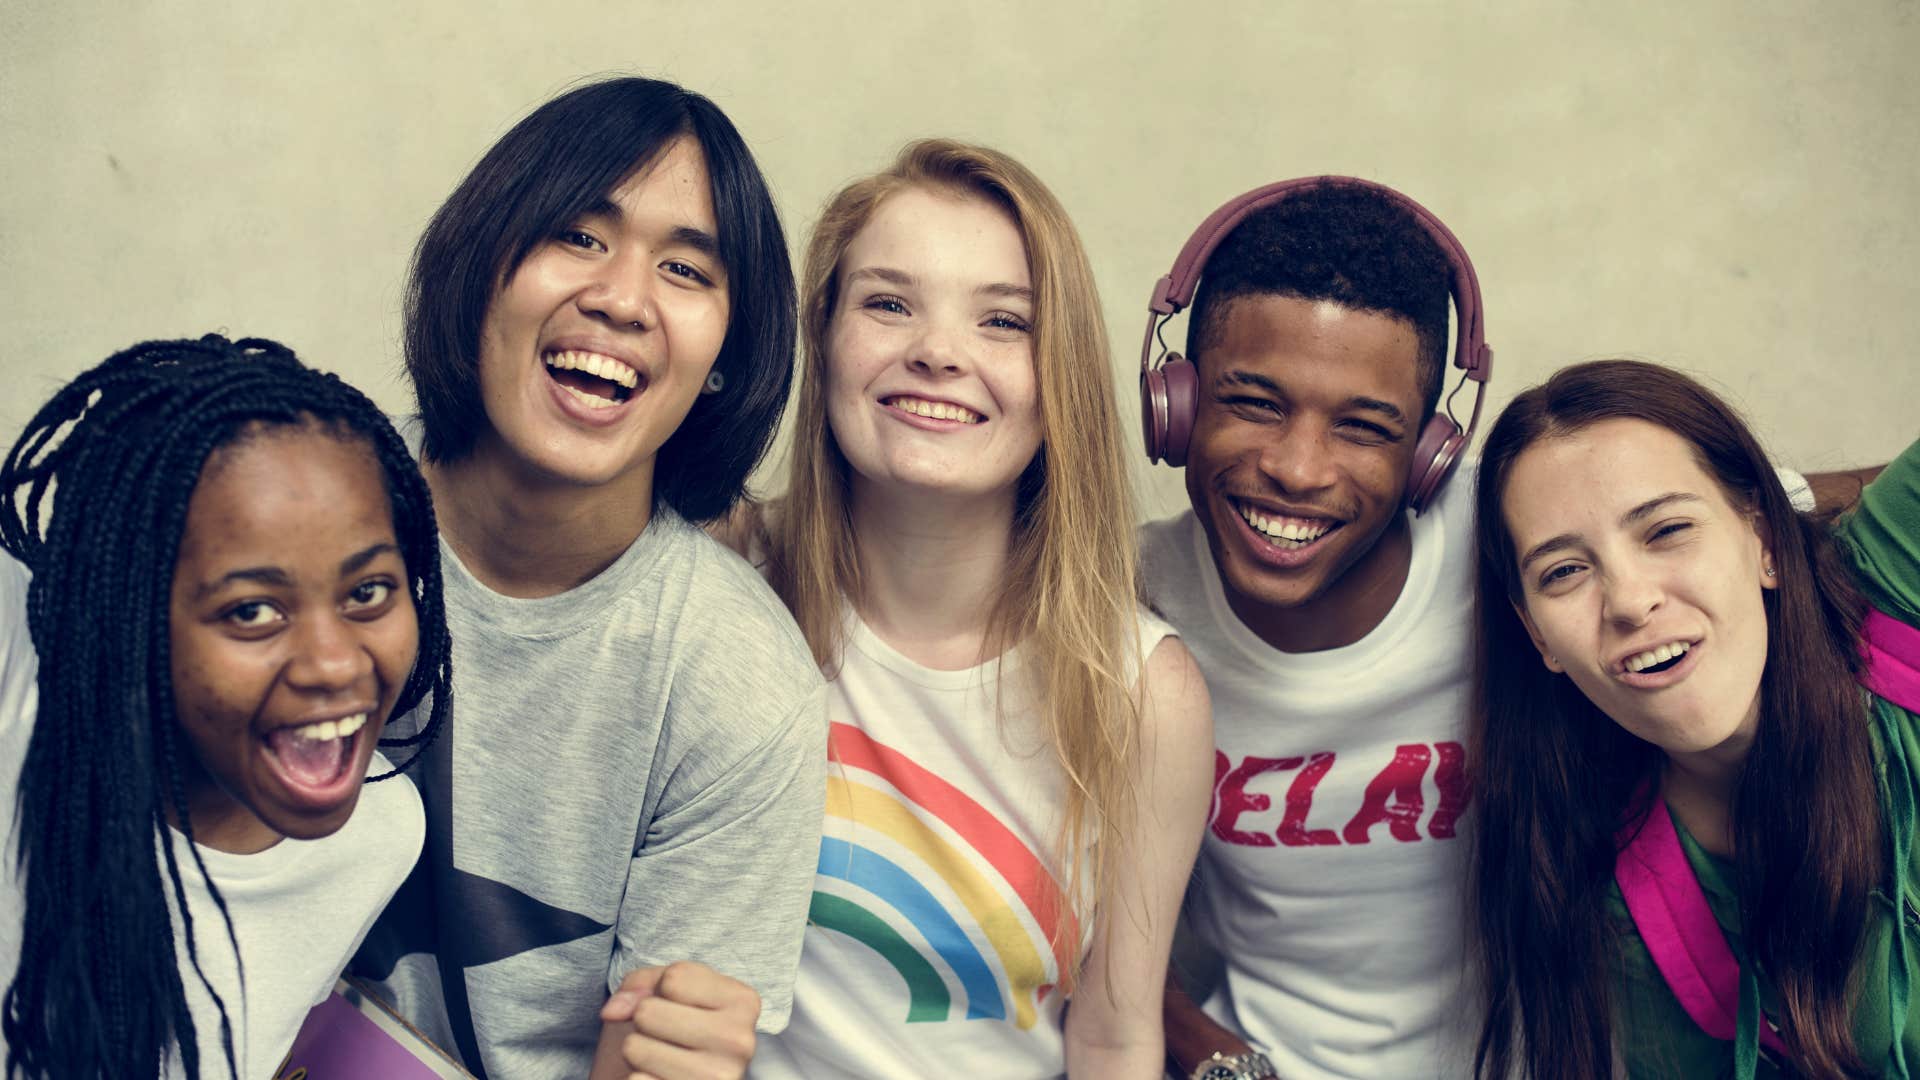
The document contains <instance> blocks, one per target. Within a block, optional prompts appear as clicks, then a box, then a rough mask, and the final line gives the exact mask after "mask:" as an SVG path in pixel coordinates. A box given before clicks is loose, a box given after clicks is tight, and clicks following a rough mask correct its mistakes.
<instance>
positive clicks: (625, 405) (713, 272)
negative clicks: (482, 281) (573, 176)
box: [480, 136, 730, 505]
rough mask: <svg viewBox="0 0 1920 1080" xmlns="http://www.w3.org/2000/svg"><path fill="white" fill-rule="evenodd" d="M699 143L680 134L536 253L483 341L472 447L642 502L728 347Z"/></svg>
mask: <svg viewBox="0 0 1920 1080" xmlns="http://www.w3.org/2000/svg"><path fill="white" fill-rule="evenodd" d="M718 235H719V231H718V225H717V224H716V222H715V218H714V212H713V196H712V188H711V182H710V180H709V178H708V174H707V164H706V158H705V156H704V155H703V154H702V153H701V151H700V144H699V143H697V142H695V141H694V140H693V139H691V138H688V137H685V136H682V137H681V138H679V139H676V140H675V141H674V142H672V143H670V144H669V145H668V146H667V148H666V149H665V150H664V151H663V152H662V153H661V154H660V156H659V157H658V158H656V159H655V160H654V161H652V162H651V163H649V164H647V165H645V166H642V167H641V168H640V169H639V170H638V171H636V172H635V173H634V174H633V175H632V176H630V177H628V178H627V179H626V180H625V181H623V182H621V184H620V186H619V187H617V188H615V189H614V191H613V193H612V194H611V195H610V196H609V197H608V199H607V201H606V202H605V204H604V205H602V206H601V207H600V208H598V209H597V210H595V211H593V212H590V213H588V214H587V215H586V216H585V217H582V218H581V219H580V220H578V221H575V222H570V223H568V225H567V226H566V227H565V228H564V229H562V230H561V231H560V232H558V233H556V234H555V235H554V236H553V237H551V238H550V239H548V240H547V241H545V242H544V243H542V244H540V245H539V246H537V247H536V248H535V249H534V250H533V252H532V253H531V254H529V255H528V256H527V258H526V260H525V261H523V262H522V263H521V264H520V266H519V267H518V268H517V269H515V270H514V272H513V274H512V276H510V277H509V278H508V279H507V280H506V281H505V282H503V283H502V285H501V286H500V289H499V290H498V291H497V292H496V293H495V294H494V297H493V302H492V304H491V305H490V306H489V307H488V309H487V317H486V321H485V323H484V325H483V327H482V330H481V337H480V395H481V399H482V401H483V402H484V404H485V406H486V411H487V419H488V420H489V421H490V422H491V424H492V427H493V430H492V432H490V433H489V434H488V435H487V436H484V437H483V438H482V439H481V443H480V450H481V453H483V454H488V455H492V456H494V457H495V458H497V459H498V460H500V461H501V462H504V463H505V464H507V465H508V466H509V467H510V468H511V469H512V470H513V471H514V472H517V473H519V474H521V475H523V476H527V477H530V478H532V479H533V480H534V482H537V483H557V484H574V485H602V484H620V485H623V486H625V487H626V488H628V489H630V490H631V493H632V494H633V495H634V496H635V497H636V499H637V500H638V503H637V504H638V505H646V499H645V498H639V497H640V496H648V497H650V496H651V493H652V483H653V462H654V455H655V454H657V453H658V452H659V450H660V447H661V446H662V445H663V444H664V443H665V442H666V441H667V438H668V437H669V436H671V435H672V434H673V432H674V430H675V429H677V428H678V427H679V426H680V422H681V421H682V420H684V419H686V416H687V412H688V410H690V409H691V408H692V407H693V402H694V399H695V398H696V396H697V395H698V394H699V392H700V388H701V387H702V385H704V383H705V381H706V378H707V373H708V372H709V371H710V370H712V368H713V363H714V360H715V358H716V357H718V356H719V353H720V346H721V343H722V342H723V341H724V340H725V338H726V333H727V320H728V317H729V314H730V305H729V302H728V292H727V268H726V267H725V266H724V265H722V263H721V262H720V258H719V248H718V245H717V241H716V238H717V237H718Z"/></svg>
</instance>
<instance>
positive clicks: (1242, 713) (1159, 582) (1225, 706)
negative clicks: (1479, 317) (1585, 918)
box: [1141, 469, 1479, 1080]
mask: <svg viewBox="0 0 1920 1080" xmlns="http://www.w3.org/2000/svg"><path fill="white" fill-rule="evenodd" d="M1412 541H1413V542H1412V556H1411V558H1412V564H1411V566H1410V567H1409V569H1408V572H1407V581H1406V585H1405V587H1404V588H1402V589H1401V592H1400V597H1399V599H1398V600H1397V601H1395V603H1394V605H1393V608H1392V610H1391V611H1389V612H1388V613H1387V616H1386V617H1385V618H1384V619H1383V620H1381V622H1380V625H1379V626H1377V627H1375V628H1374V629H1373V630H1372V631H1371V632H1370V633H1368V634H1367V636H1366V637H1364V638H1362V639H1361V640H1359V641H1357V642H1355V643H1354V644H1352V645H1348V646H1345V647H1343V648H1338V649H1328V650H1325V651H1322V652H1313V653H1283V652H1281V651H1279V650H1277V649H1275V648H1273V647H1272V646H1270V645H1268V644H1266V643H1265V642H1263V641H1261V640H1260V639H1259V638H1258V637H1257V636H1255V635H1254V633H1253V632H1252V631H1251V630H1249V629H1247V627H1246V625H1245V624H1244V623H1242V622H1241V621H1240V620H1239V618H1238V617H1237V616H1235V615H1234V614H1233V612H1232V611H1231V610H1230V609H1229V608H1228V607H1227V601H1226V596H1225V593H1224V592H1223V591H1222V588H1221V581H1220V574H1219V571H1218V569H1216V567H1215V565H1214V562H1213V558H1212V555H1211V553H1210V552H1209V550H1208V547H1207V538H1206V534H1205V533H1204V532H1203V531H1202V530H1201V528H1200V524H1199V522H1198V521H1197V520H1196V519H1195V517H1194V515H1193V514H1192V512H1191V511H1189V512H1187V513H1184V514H1181V515H1179V516H1178V517H1175V518H1172V519H1170V520H1166V521H1160V522H1154V523H1152V524H1150V525H1147V526H1145V527H1144V528H1143V529H1142V531H1141V548H1142V557H1143V560H1144V569H1145V572H1146V582H1147V593H1148V601H1149V603H1150V604H1152V606H1153V607H1154V608H1155V609H1156V610H1157V611H1159V612H1160V613H1161V614H1162V615H1163V616H1165V618H1166V619H1167V621H1168V622H1170V623H1172V624H1173V627H1174V630H1175V632H1176V633H1178V634H1179V635H1180V637H1181V638H1182V639H1183V640H1184V641H1185V642H1186V645H1187V648H1188V649H1190V650H1192V652H1193V656H1194V659H1195V660H1196V661H1197V662H1198V663H1199V665H1200V670H1201V672H1202V674H1204V675H1205V676H1206V680H1207V688H1208V690H1209V691H1210V692H1211V694H1212V696H1213V723H1214V739H1215V746H1216V750H1215V753H1214V777H1215V783H1214V797H1213V807H1212V810H1211V812H1210V813H1209V815H1208V819H1209V822H1210V824H1209V828H1208V831H1207V835H1206V838H1205V841H1204V843H1203V844H1202V847H1201V851H1200V859H1199V863H1198V865H1197V866H1196V868H1195V871H1196V880H1195V883H1194V887H1193V889H1192V890H1191V891H1190V893H1189V896H1188V904H1187V915H1188V917H1189V919H1190V920H1191V922H1192V924H1193V927H1194V929H1195V931H1196V932H1197V933H1198V934H1199V936H1200V937H1201V938H1202V939H1203V940H1204V941H1205V942H1206V943H1207V944H1208V945H1210V946H1212V947H1213V948H1215V949H1217V950H1218V951H1219V952H1220V953H1221V954H1222V957H1223V959H1224V960H1225V963H1226V968H1225V972H1224V976H1223V980H1222V983H1221V985H1220V987H1219V989H1218V990H1217V991H1216V992H1215V993H1214V994H1213V996H1212V998H1211V999H1210V1000H1209V1001H1208V1002H1207V1004H1206V1008H1207V1011H1208V1013H1209V1014H1211V1015H1212V1016H1213V1017H1214V1018H1215V1019H1217V1020H1219V1021H1221V1022H1222V1023H1223V1024H1225V1025H1226V1026H1228V1027H1230V1028H1233V1029H1234V1030H1236V1031H1238V1032H1240V1033H1241V1034H1242V1035H1243V1036H1244V1037H1245V1038H1246V1039H1247V1040H1248V1041H1249V1042H1251V1043H1253V1044H1255V1045H1256V1046H1258V1047H1259V1048H1261V1049H1262V1050H1264V1051H1265V1052H1266V1053H1267V1055H1268V1056H1269V1057H1270V1058H1272V1059H1273V1063H1274V1066H1275V1068H1276V1069H1277V1070H1278V1072H1279V1074H1280V1075H1281V1076H1285V1077H1288V1078H1289V1080H1300V1078H1310V1077H1366V1078H1368V1080H1374V1078H1393V1077H1433V1076H1442V1075H1465V1074H1466V1073H1467V1072H1468V1071H1469V1066H1470V1064H1471V1060H1472V1059H1471V1051H1472V1045H1473V1040H1474V1039H1475V1037H1477V1035H1478V1033H1479V1014H1478V1006H1477V1001H1478V998H1477V997H1476V995H1475V994H1474V993H1473V992H1472V987H1471V986H1470V985H1469V984H1468V982H1467V980H1466V975H1465V957H1466V952H1465V944H1464V933H1465V929H1466V927H1465V924H1464V922H1463V916H1462V909H1461V901H1462V894H1463V889H1464V882H1465V879H1464V875H1465V871H1466V865H1467V864H1466V857H1467V850H1466V847H1467V845H1466V844H1465V843H1463V842H1462V839H1461V833H1460V824H1461V822H1460V818H1461V814H1462V812H1463V811H1464V810H1466V808H1467V802H1468V795H1467V787H1466V783H1465V779H1464V772H1463V768H1462V766H1463V764H1464V758H1465V753H1464V749H1463V746H1462V731H1463V727H1464V724H1465V720H1466V715H1467V704H1468V692H1469V689H1470V687H1469V677H1468V663H1469V657H1470V652H1471V640H1470V637H1471V625H1472V600H1473V573H1474V555H1473V485H1472V480H1471V476H1470V475H1469V474H1467V472H1466V470H1464V469H1463V470H1462V474H1461V475H1459V476H1456V477H1455V478H1454V479H1453V482H1452V483H1451V484H1450V485H1449V487H1448V488H1447V489H1446V490H1445V491H1444V492H1443V493H1442V495H1441V496H1440V498H1439V499H1438V501H1437V502H1436V503H1435V505H1434V506H1433V508H1432V509H1430V510H1429V511H1428V512H1427V513H1426V514H1424V515H1422V516H1420V517H1416V518H1413V519H1412Z"/></svg>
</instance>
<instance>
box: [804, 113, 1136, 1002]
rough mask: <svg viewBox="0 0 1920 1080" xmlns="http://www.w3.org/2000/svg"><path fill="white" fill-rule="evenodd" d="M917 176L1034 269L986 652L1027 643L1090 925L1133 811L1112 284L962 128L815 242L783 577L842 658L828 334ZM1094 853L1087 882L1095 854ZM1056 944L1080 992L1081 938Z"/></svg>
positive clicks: (1075, 888) (827, 218)
mask: <svg viewBox="0 0 1920 1080" xmlns="http://www.w3.org/2000/svg"><path fill="white" fill-rule="evenodd" d="M907 188H921V189H930V190H934V191H941V192H947V193H953V194H959V195H965V196H972V197H977V198H983V199H986V200H987V201H988V202H990V203H992V204H994V205H995V206H998V207H1001V208H1002V209H1004V210H1006V211H1007V212H1008V213H1009V214H1010V215H1012V217H1013V220H1014V223H1015V225H1016V226H1017V227H1018V228H1019V230H1020V235H1021V238H1022V239H1023V240H1024V241H1025V244H1026V250H1027V263H1028V272H1029V275H1030V276H1031V278H1032V281H1033V293H1034V318H1033V334H1034V339H1033V359H1034V367H1035V372H1036V376H1037V381H1038V384H1039V398H1040V415H1041V420H1042V423H1043V425H1044V427H1043V431H1044V432H1045V436H1044V441H1043V442H1042V444H1041V449H1040V452H1039V454H1038V455H1036V457H1035V459H1034V462H1033V464H1032V465H1030V466H1029V467H1028V469H1027V470H1026V472H1025V473H1024V474H1023V475H1022V477H1021V479H1020V484H1019V491H1018V495H1017V497H1016V498H1017V502H1016V506H1015V512H1014V525H1013V532H1014V535H1013V543H1012V547H1011V551H1010V554H1009V559H1008V563H1009V565H1008V571H1007V580H1006V588H1005V590H1004V591H1003V592H1002V594H1001V596H1000V599H999V601H998V603H997V604H996V605H995V607H994V609H993V611H992V613H991V615H990V618H989V621H988V631H987V639H986V646H987V650H986V654H987V655H999V654H1000V653H1001V652H1004V651H1005V650H1006V649H1007V648H1009V647H1011V646H1013V645H1014V644H1016V643H1018V644H1019V645H1021V646H1022V648H1023V649H1024V650H1025V653H1024V659H1023V667H1022V671H1023V672H1025V673H1026V677H1027V678H1029V679H1031V680H1032V681H1031V683H1030V689H1031V691H1032V693H1033V695H1034V701H1035V702H1036V703H1037V705H1038V708H1039V711H1040V713H1041V715H1042V716H1043V717H1044V718H1045V719H1044V724H1045V727H1046V729H1047V733H1048V734H1049V735H1050V736H1051V741H1052V743H1053V748H1054V754H1055V756H1056V758H1057V759H1058V762H1059V765H1060V770H1061V773H1062V775H1063V776H1064V778H1065V780H1066V807H1065V812H1064V814H1063V815H1062V817H1061V822H1060V828H1059V834H1058V838H1057V842H1056V845H1055V854H1056V856H1057V858H1058V865H1059V867H1060V868H1061V869H1062V870H1063V871H1064V879H1062V880H1063V881H1064V885H1063V886H1062V894H1063V895H1062V896H1060V897H1059V898H1058V899H1059V900H1060V901H1061V902H1062V903H1063V904H1064V905H1065V906H1066V908H1067V909H1068V911H1069V912H1070V913H1071V914H1072V915H1074V916H1075V918H1074V919H1072V920H1061V921H1060V923H1059V925H1060V926H1061V928H1062V929H1061V930H1060V931H1059V933H1066V932H1067V931H1066V927H1067V926H1068V924H1069V922H1073V923H1082V922H1084V919H1085V916H1087V915H1088V914H1090V912H1089V911H1088V910H1085V907H1086V905H1085V904H1084V903H1083V902H1082V898H1083V897H1085V896H1086V895H1087V893H1086V892H1083V890H1086V889H1087V888H1088V886H1091V896H1092V897H1093V898H1094V899H1095V903H1096V904H1097V903H1098V902H1100V901H1101V900H1103V899H1105V898H1108V897H1111V896H1112V895H1113V894H1114V890H1115V888H1116V887H1117V882H1116V880H1115V877H1116V872H1115V870H1114V865H1115V864H1114V863H1113V862H1112V861H1111V859H1110V857H1109V856H1110V854H1111V853H1112V852H1114V851H1116V850H1117V849H1118V847H1119V845H1120V844H1121V842H1122V838H1121V836H1120V832H1119V830H1120V827H1121V824H1122V823H1124V822H1126V821H1128V820H1129V819H1130V817H1131V814H1132V811H1133V808H1134V800H1135V798H1136V794H1135V792H1134V789H1133V782H1132V778H1133V771H1134V768H1135V762H1136V759H1137V757H1138V755H1139V743H1140V738H1139V730H1138V729H1139V722H1140V720H1139V708H1138V706H1137V703H1136V702H1135V700H1134V694H1133V687H1132V685H1131V683H1132V680H1133V679H1136V678H1138V677H1139V674H1140V672H1141V670H1142V664H1143V658H1142V657H1140V656H1139V655H1138V654H1139V646H1138V632H1137V623H1136V614H1135V613H1136V608H1135V603H1136V598H1137V596H1138V595H1139V578H1138V575H1139V561H1138V558H1137V554H1136V548H1135V542H1134V535H1133V497H1132V491H1131V488H1130V486H1129V483H1128V478H1127V471H1126V465H1125V459H1124V458H1123V457H1122V456H1121V455H1122V450H1121V431H1120V418H1119V412H1118V409H1117V407H1116V406H1115V402H1114V391H1113V371H1112V368H1111V366H1110V364H1109V360H1108V352H1107V335H1106V328H1105V325H1104V323H1103V321H1102V317H1101V311H1100V297H1099V293H1098V291H1097V290H1096V288H1095V287H1094V282H1093V271H1092V269H1091V267H1089V265H1088V263H1087V256H1086V252H1085V251H1084V250H1083V249H1082V248H1081V246H1080V238H1079V235H1078V234H1077V233H1075V231H1074V228H1073V224H1072V222H1071V221H1069V220H1068V219H1067V215H1066V211H1065V210H1064V209H1062V208H1061V206H1060V203H1059V201H1058V200H1056V199H1055V198H1054V197H1053V193H1052V192H1050V191H1048V190H1047V188H1046V186H1045V185H1044V184H1042V183H1041V182H1040V181H1039V179H1038V178H1037V177H1035V176H1034V175H1033V174H1032V173H1031V172H1029V171H1027V169H1026V167H1025V166H1023V165H1021V164H1020V163H1019V162H1017V161H1014V160H1013V159H1012V158H1010V157H1008V156H1006V155H1005V154H1002V153H999V152H998V151H994V150H989V149H986V148H984V147H979V146H970V145H967V144H965V143H959V142H955V141H952V140H949V139H925V140H921V141H919V142H915V143H911V144H909V145H908V146H906V147H905V148H904V149H903V150H901V152H900V156H899V157H898V158H897V159H896V160H895V161H894V163H893V165H892V166H891V167H889V168H888V169H887V170H885V171H884V172H881V173H879V174H877V175H874V176H871V177H868V178H866V179H864V180H859V181H856V182H855V183H853V184H851V185H849V186H848V187H846V188H845V189H844V190H842V191H841V192H840V194H839V195H837V196H835V197H834V199H833V200H832V201H831V202H830V203H828V204H827V208H826V210H825V212H824V213H822V215H821V217H820V222H819V224H818V225H817V226H815V228H814V231H813V237H812V240H811V241H810V242H809V243H808V245H807V261H806V266H805V269H804V272H803V278H802V284H801V300H800V319H801V340H802V343H803V347H804V350H805V364H804V368H803V370H802V373H801V382H800V400H799V406H798V416H797V420H796V423H795V435H794V442H793V449H792V451H791V459H790V462H791V471H790V474H789V479H788V486H787V494H786V498H785V500H784V503H783V505H782V507H781V510H780V512H779V513H777V514H775V515H772V520H771V521H770V522H769V532H768V542H769V549H770V550H769V552H768V554H769V556H770V570H771V577H772V580H773V586H774V589H775V590H776V591H777V592H778V593H779V594H780V597H781V599H783V600H785V601H786V603H787V606H788V607H789V608H791V609H792V610H793V614H794V617H795V619H797V620H798V621H799V623H800V629H801V631H802V632H803V633H804V634H805V635H806V638H807V643H808V645H810V646H811V647H812V649H813V654H814V659H815V660H816V661H818V662H819V664H820V666H821V668H822V669H823V670H825V671H827V672H828V673H829V674H831V672H832V671H833V670H834V669H835V668H836V667H837V666H838V664H839V657H840V649H841V646H842V641H841V637H842V633H843V630H844V622H843V619H844V606H843V605H844V603H845V602H846V600H848V599H852V600H854V601H855V602H856V604H857V602H858V599H859V598H860V597H861V596H862V595H863V592H862V588H863V582H862V580H861V574H860V563H859V559H858V556H857V546H856V543H855V537H854V531H853V521H852V518H851V516H850V515H849V512H848V493H847V485H848V472H849V466H848V464H847V460H846V458H845V456H843V455H842V453H841V451H840V448H839V446H838V444H837V443H836V442H835V441H834V437H833V431H832V428H831V425H830V424H829V423H828V421H827V386H826V383H827V370H826V369H827V334H828V329H829V326H830V324H831V322H832V319H833V312H834V309H835V307H836V306H837V305H838V301H839V270H840V260H841V258H842V256H843V255H844V254H845V253H846V250H847V246H848V245H849V244H851V243H852V242H853V238H854V236H855V235H856V234H858V233H859V231H860V230H861V229H862V228H863V227H864V226H865V225H866V223H867V221H868V219H870V218H871V217H872V216H873V213H874V211H875V209H876V208H878V207H879V205H880V204H881V203H882V202H883V201H884V200H885V199H886V198H888V197H889V196H891V195H893V194H895V193H897V192H899V191H901V190H904V189H907ZM1083 863H1087V864H1090V865H1089V866H1088V867H1087V871H1088V873H1086V874H1085V875H1084V876H1083V872H1082V864H1083ZM1053 944H1054V945H1055V947H1056V949H1055V951H1056V954H1057V955H1061V956H1064V957H1068V958H1069V963H1067V964H1063V967H1064V968H1066V969H1067V970H1063V971H1062V973H1061V977H1062V979H1063V980H1064V981H1065V983H1066V984H1067V985H1069V986H1071V984H1072V981H1073V979H1074V977H1075V975H1076V974H1077V971H1076V970H1074V969H1075V968H1077V964H1078V961H1077V959H1072V958H1077V957H1078V955H1079V949H1078V948H1077V945H1078V942H1070V943H1067V944H1069V945H1070V946H1072V947H1069V948H1066V949H1061V948H1060V947H1059V946H1060V945H1061V944H1062V943H1061V942H1059V941H1056V942H1054V943H1053Z"/></svg>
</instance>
